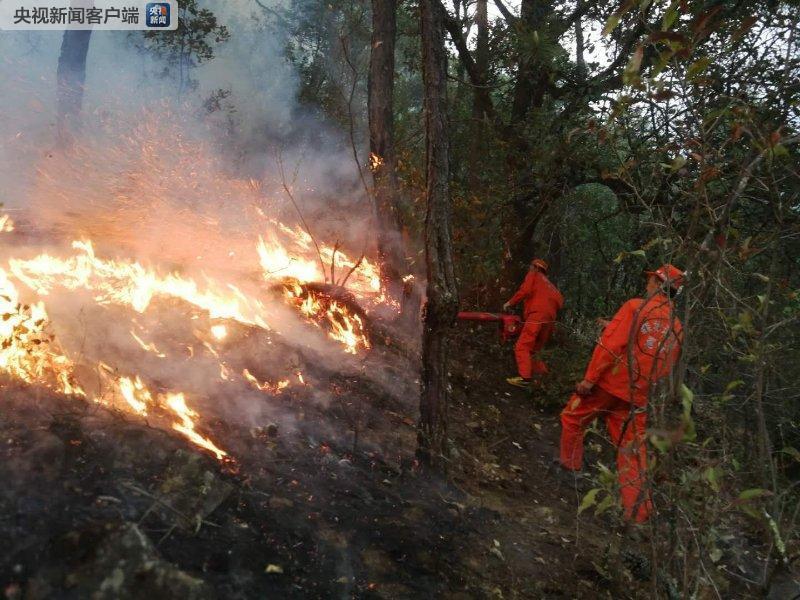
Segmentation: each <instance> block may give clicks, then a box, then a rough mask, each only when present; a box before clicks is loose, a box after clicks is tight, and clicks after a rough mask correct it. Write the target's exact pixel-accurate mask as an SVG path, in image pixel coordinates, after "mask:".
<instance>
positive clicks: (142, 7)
mask: <svg viewBox="0 0 800 600" xmlns="http://www.w3.org/2000/svg"><path fill="white" fill-rule="evenodd" d="M177 28H178V1H177V0H165V1H164V2H136V1H135V0H134V1H131V0H44V1H42V0H0V30H6V31H13V30H48V29H49V30H64V29H97V30H128V31H130V30H163V31H175V30H176V29H177Z"/></svg>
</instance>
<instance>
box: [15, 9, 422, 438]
mask: <svg viewBox="0 0 800 600" xmlns="http://www.w3.org/2000/svg"><path fill="white" fill-rule="evenodd" d="M279 4H280V3H273V5H275V6H277V5H279ZM210 8H212V10H214V12H215V14H216V15H217V17H218V18H219V20H220V22H221V23H222V24H224V25H226V26H228V27H229V29H230V30H231V39H230V41H228V42H227V43H225V44H222V45H221V46H219V47H217V48H215V54H216V58H214V59H213V60H211V61H209V62H206V63H202V64H200V65H198V66H197V67H196V68H193V69H192V71H191V77H192V78H194V79H196V81H197V87H196V89H190V90H189V91H187V90H186V89H182V87H181V86H179V85H177V84H176V81H175V74H174V73H173V72H171V71H170V68H167V69H166V71H165V64H164V62H163V61H161V60H159V58H158V57H157V56H155V55H153V53H148V52H145V51H143V50H142V48H141V45H142V44H141V38H139V37H137V36H139V35H140V34H138V33H137V34H128V33H125V32H94V33H93V34H92V38H91V42H90V48H89V54H88V58H87V74H86V89H85V96H84V102H83V111H82V119H81V121H82V123H81V126H80V127H78V128H75V129H74V130H73V131H72V132H71V138H70V139H69V143H67V144H64V143H63V140H60V138H59V131H58V123H57V121H58V120H57V115H56V77H55V73H56V65H57V63H58V57H59V50H60V44H61V35H60V34H59V33H57V32H0V57H1V58H0V82H2V83H0V106H2V107H3V108H2V111H3V118H2V119H0V140H2V143H1V144H0V190H3V194H4V196H3V197H2V198H0V201H2V202H3V203H4V206H5V209H4V210H6V211H7V212H8V213H9V214H11V216H12V218H14V220H15V221H16V222H17V229H18V230H17V232H15V234H14V235H13V236H7V237H6V238H5V239H4V240H3V242H4V243H3V245H2V246H0V256H2V258H3V260H2V263H3V265H2V268H4V269H8V268H9V267H7V266H6V265H7V264H9V263H10V262H12V261H14V260H17V261H22V263H18V264H22V265H23V266H22V267H19V268H17V269H16V273H17V274H18V275H19V274H25V273H28V274H29V271H26V268H28V267H25V266H24V265H25V263H24V261H26V260H30V259H32V258H34V257H37V256H39V257H41V256H42V255H43V254H47V255H49V256H52V257H54V258H55V259H58V260H61V261H70V260H72V261H76V264H78V263H79V262H80V260H81V259H80V257H82V256H85V255H86V252H87V251H86V250H85V247H84V248H80V247H79V248H75V247H73V246H72V243H73V241H76V240H77V241H85V242H91V244H92V249H93V252H94V253H95V255H96V256H97V258H98V260H99V261H104V262H103V264H106V263H109V264H110V263H111V262H113V264H115V265H125V266H126V267H125V268H128V265H135V269H141V270H142V272H144V273H146V274H148V275H147V276H146V277H145V279H148V278H149V279H156V278H161V279H168V278H175V279H178V280H180V281H181V282H183V281H191V282H194V284H196V286H197V294H198V295H201V296H202V295H203V294H205V295H207V296H208V295H213V296H215V297H216V298H219V297H223V296H224V297H225V298H227V299H228V300H229V302H228V303H227V304H225V303H223V304H225V306H228V307H229V306H230V305H234V306H235V310H233V309H230V310H229V309H228V308H226V309H225V310H222V311H221V314H213V311H212V312H211V314H210V313H209V311H208V310H206V309H204V307H203V306H201V305H198V304H195V305H192V304H191V303H188V304H187V302H186V301H185V298H182V297H181V296H180V294H170V293H162V292H155V293H154V294H153V295H152V298H150V299H149V302H147V303H146V307H144V308H143V307H136V306H132V305H131V303H126V302H121V301H119V299H118V298H116V297H115V296H114V294H112V293H109V291H108V290H105V289H103V288H102V286H98V285H90V284H87V283H86V282H84V283H82V284H80V285H79V284H77V283H76V284H75V285H64V284H63V281H62V282H61V283H60V284H57V283H54V284H53V285H51V286H49V287H48V289H47V290H45V291H44V293H43V294H42V293H40V294H38V295H37V294H34V293H32V292H31V290H29V289H25V286H23V285H20V286H19V287H20V288H22V289H23V290H24V291H25V293H26V294H27V295H28V296H30V297H29V298H27V299H28V300H30V301H35V300H38V299H40V298H41V299H44V301H45V302H46V305H47V310H48V314H49V317H50V319H51V321H52V325H51V326H52V329H53V331H54V332H55V334H56V339H58V340H59V343H60V346H61V348H62V349H63V351H64V352H65V353H66V354H67V355H68V356H69V357H70V358H71V359H72V360H73V361H74V362H75V363H76V364H77V365H78V367H77V369H78V371H79V372H78V373H77V376H78V377H79V379H80V381H81V385H82V386H83V387H84V389H85V390H86V392H87V394H88V395H89V396H92V397H100V396H102V395H103V393H104V388H106V387H107V386H108V382H109V381H116V380H118V379H119V378H120V377H129V378H133V377H135V376H138V375H140V374H141V375H142V377H143V378H144V379H145V380H146V382H147V384H148V386H149V387H152V388H153V390H156V391H181V392H185V393H186V394H187V396H188V397H189V398H190V399H191V403H193V405H194V406H197V407H199V408H202V409H203V411H209V412H210V413H211V414H213V415H215V416H216V417H218V418H224V419H225V420H226V421H228V422H231V423H235V424H237V425H243V426H258V425H263V424H264V423H265V422H268V421H270V420H275V419H282V422H283V423H284V424H291V423H292V422H293V421H294V418H295V417H294V416H293V415H294V411H293V410H288V409H286V408H285V407H281V406H280V405H279V404H278V403H275V402H271V401H270V396H269V394H265V393H264V392H263V391H261V390H258V389H257V388H256V387H254V384H253V382H248V381H247V380H246V379H245V378H244V376H243V373H244V372H245V371H247V373H249V374H251V375H252V376H253V378H254V379H255V380H256V382H269V383H270V385H273V384H275V385H277V383H279V382H281V381H284V380H288V381H289V385H290V386H292V387H293V389H295V390H298V391H297V392H296V393H297V394H299V395H302V396H303V398H304V401H307V402H311V403H313V404H314V405H316V406H318V407H322V408H325V407H327V406H329V405H330V404H331V403H332V402H336V401H337V400H336V399H335V398H332V396H331V393H330V390H331V381H333V380H334V379H335V380H337V381H338V380H347V379H350V380H352V379H354V378H363V379H365V380H367V381H369V382H371V383H370V385H372V386H373V388H374V390H376V392H377V393H379V394H382V395H385V396H386V397H387V398H390V399H392V401H393V402H397V403H400V404H403V403H407V401H408V399H409V398H410V397H413V390H414V387H415V385H416V384H415V383H414V381H413V376H411V375H409V373H413V372H414V369H413V367H412V366H411V365H410V364H409V363H407V362H405V359H400V358H399V357H398V356H397V355H396V354H394V353H392V352H390V351H387V350H385V349H382V350H380V351H373V352H369V353H366V355H365V353H363V352H362V353H360V354H357V355H352V354H350V353H347V352H345V351H344V350H343V348H342V345H341V343H338V342H337V341H335V340H332V339H331V337H330V336H329V335H327V332H326V330H325V328H324V327H320V326H315V325H313V324H310V323H309V319H307V318H304V317H303V315H302V314H301V313H300V311H298V310H297V309H296V307H293V306H290V305H289V304H287V299H286V292H285V290H283V289H282V288H281V287H280V286H279V285H278V277H276V278H275V281H272V280H269V279H267V280H265V266H264V264H263V262H262V261H261V260H260V257H259V254H258V252H257V246H258V242H259V239H260V238H265V239H278V240H283V241H284V243H286V244H287V245H288V246H292V245H294V248H293V250H294V251H297V252H300V253H302V254H303V258H304V259H306V260H309V261H310V262H311V263H313V264H314V265H315V268H316V264H317V263H318V262H320V261H319V259H318V256H317V253H316V249H315V247H314V244H309V243H308V239H306V236H305V232H304V230H305V228H306V227H307V228H308V229H309V230H310V232H311V234H312V236H313V238H314V240H313V241H314V242H316V243H319V244H323V243H324V244H325V245H326V247H327V248H328V249H330V247H336V248H337V251H338V252H339V253H340V256H341V255H342V253H346V254H347V255H348V256H350V257H351V258H350V262H349V263H347V264H345V265H343V266H339V269H338V273H337V275H338V277H342V276H343V275H344V273H345V272H346V271H347V270H348V268H353V267H355V266H356V265H357V261H356V259H357V258H358V257H359V256H360V255H361V254H362V253H365V252H366V253H367V255H369V252H370V250H371V247H372V246H371V236H370V234H369V232H370V231H371V228H372V222H371V218H370V215H371V211H370V209H369V201H368V199H367V198H366V197H365V193H364V190H363V188H362V185H361V183H360V181H359V175H358V170H357V167H356V165H355V162H354V160H353V156H352V149H351V148H350V147H349V141H348V140H347V138H346V136H345V135H344V134H343V133H342V132H341V131H339V130H337V129H336V128H335V127H333V126H331V125H330V124H328V123H326V122H324V120H320V118H319V116H318V115H312V114H310V113H309V112H307V111H305V110H303V109H302V108H301V107H300V106H299V104H298V102H297V100H296V98H297V89H298V85H299V80H298V76H297V74H296V73H295V71H294V68H293V67H292V65H291V64H290V63H289V62H288V61H287V60H286V59H285V57H284V52H283V49H284V47H285V40H281V39H280V38H279V37H277V36H275V35H274V34H273V33H272V32H271V31H270V29H269V28H268V27H267V26H266V25H265V22H264V15H263V13H262V12H261V9H260V8H258V7H257V6H255V5H253V4H252V3H251V2H249V1H245V0H235V1H229V2H226V3H215V5H214V6H212V7H210ZM209 99H211V100H212V101H211V102H209ZM285 187H288V188H289V189H290V190H291V197H290V195H289V193H287V192H286V190H285V189H284V188H285ZM276 223H284V224H285V225H286V228H285V229H280V227H279V226H278V225H277V224H276ZM287 232H293V236H294V237H293V238H292V239H288V238H287V236H288V233H287ZM303 243H305V247H301V246H302V245H303ZM337 251H334V252H333V253H332V254H330V253H329V258H330V262H331V263H333V262H335V260H336V259H337V253H336V252H337ZM322 262H323V263H324V264H323V266H322V267H320V270H322V269H323V268H327V262H328V257H326V260H325V261H322ZM364 264H367V263H362V265H364ZM348 265H349V267H348ZM130 268H131V269H134V267H130ZM280 268H283V266H282V265H281V267H280ZM360 268H363V266H362V267H360ZM12 271H14V269H12ZM95 271H97V267H95ZM96 276H97V274H96V272H95V273H94V274H92V275H91V276H87V281H89V280H93V279H92V278H93V277H96ZM115 277H117V276H115ZM149 279H148V280H149ZM356 279H357V277H354V278H353V281H355V280H356ZM115 281H117V283H118V284H119V285H123V287H124V285H128V284H125V283H124V281H123V279H121V278H119V277H117V279H115ZM120 282H122V283H120ZM134 287H135V286H134ZM38 291H39V292H42V290H38ZM140 292H141V290H138V289H133V290H132V293H133V294H134V295H135V293H140ZM201 304H202V303H201ZM226 311H227V312H226ZM234 313H235V314H234ZM220 325H222V326H224V327H225V328H226V335H225V338H224V339H215V337H214V336H213V334H212V333H211V332H212V328H213V327H214V326H220ZM86 365H90V366H91V368H88V367H86ZM97 365H102V366H101V367H99V369H100V376H98V375H97V370H98V367H97ZM82 369H83V370H82ZM302 378H305V381H304V382H303V381H301V379H302ZM265 385H266V383H265ZM365 410H366V407H365ZM203 414H205V412H204V413H203Z"/></svg>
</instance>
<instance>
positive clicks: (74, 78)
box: [56, 29, 92, 130]
mask: <svg viewBox="0 0 800 600" xmlns="http://www.w3.org/2000/svg"><path fill="white" fill-rule="evenodd" d="M91 36H92V32H91V30H87V31H77V30H72V29H67V30H66V31H65V32H64V37H63V39H62V41H61V55H60V56H59V57H58V72H57V86H58V89H57V92H56V100H57V104H58V125H59V129H60V130H63V129H64V126H69V125H73V124H75V122H76V121H77V120H78V118H79V116H80V112H81V106H82V104H83V89H84V85H85V84H86V55H87V54H88V52H89V40H90V39H91Z"/></svg>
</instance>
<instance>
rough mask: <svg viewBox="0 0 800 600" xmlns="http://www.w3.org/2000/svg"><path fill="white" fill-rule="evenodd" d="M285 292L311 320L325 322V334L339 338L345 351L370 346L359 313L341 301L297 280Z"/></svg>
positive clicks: (355, 350) (356, 351)
mask: <svg viewBox="0 0 800 600" xmlns="http://www.w3.org/2000/svg"><path fill="white" fill-rule="evenodd" d="M286 296H287V298H288V299H289V300H290V301H291V302H293V303H294V304H295V305H296V306H297V307H298V308H299V309H300V312H301V313H302V314H304V315H305V316H306V317H308V318H309V320H310V321H311V322H312V323H314V324H316V325H319V323H320V322H325V323H326V324H327V330H328V336H329V337H331V338H332V339H334V340H336V341H338V342H340V343H341V344H342V345H343V346H344V348H345V352H347V353H348V354H357V353H358V351H359V350H360V349H365V350H368V349H369V348H370V347H371V346H370V343H369V339H368V338H367V335H366V332H365V328H364V322H363V321H362V319H361V317H360V316H358V315H357V314H355V313H352V312H350V310H348V309H347V308H346V307H345V306H343V305H342V304H341V303H339V302H337V301H336V300H332V299H331V298H328V297H327V296H324V295H322V294H318V293H316V292H314V291H312V290H309V289H304V288H303V287H302V286H300V285H299V284H297V283H295V284H294V285H290V286H288V287H287V288H286Z"/></svg>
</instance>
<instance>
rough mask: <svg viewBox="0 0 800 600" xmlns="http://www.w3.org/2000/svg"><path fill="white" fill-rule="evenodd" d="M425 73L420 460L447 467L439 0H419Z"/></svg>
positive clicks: (447, 264) (448, 300)
mask: <svg viewBox="0 0 800 600" xmlns="http://www.w3.org/2000/svg"><path fill="white" fill-rule="evenodd" d="M419 6H420V23H421V35H422V73H423V80H424V88H425V100H424V110H425V132H426V178H427V194H426V195H427V212H426V216H425V264H426V268H427V276H428V283H427V300H426V305H425V318H424V323H423V325H424V328H423V334H422V389H421V397H420V420H419V435H418V439H419V446H418V451H417V455H418V457H419V459H420V462H421V463H422V464H424V465H427V466H428V467H433V468H436V469H443V468H444V458H445V456H446V440H447V408H448V402H449V395H450V394H449V382H448V374H447V363H448V346H449V343H448V331H449V329H450V328H451V326H452V324H453V322H454V321H455V316H456V311H457V310H458V292H457V290H456V280H455V273H454V269H453V251H452V237H451V229H450V191H449V180H450V168H449V150H448V137H447V117H446V107H447V54H446V52H445V47H444V27H443V22H444V14H443V8H442V5H441V3H440V2H439V0H420V3H419Z"/></svg>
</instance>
